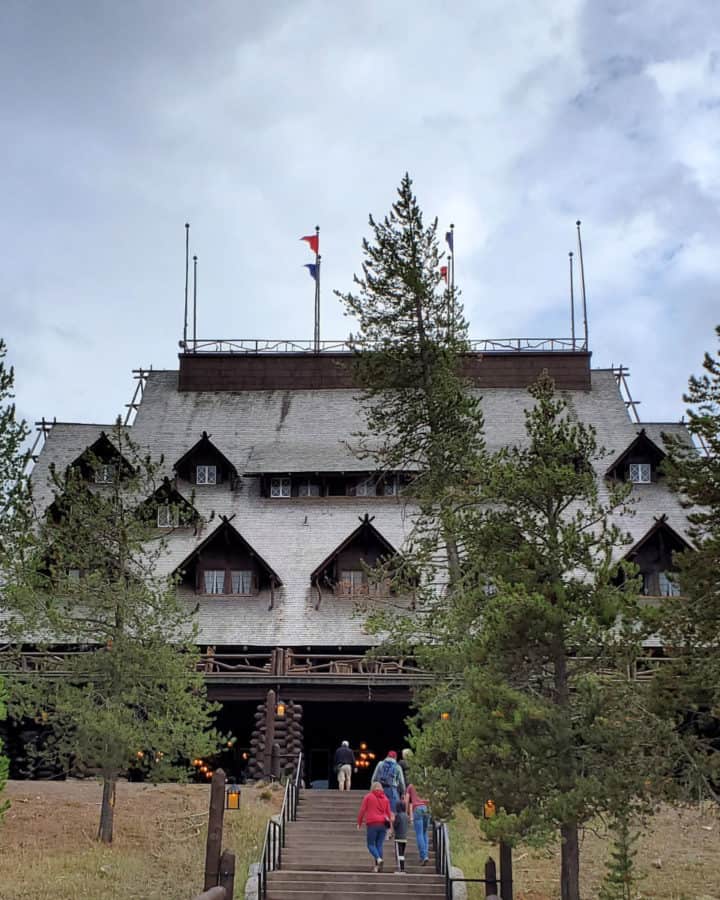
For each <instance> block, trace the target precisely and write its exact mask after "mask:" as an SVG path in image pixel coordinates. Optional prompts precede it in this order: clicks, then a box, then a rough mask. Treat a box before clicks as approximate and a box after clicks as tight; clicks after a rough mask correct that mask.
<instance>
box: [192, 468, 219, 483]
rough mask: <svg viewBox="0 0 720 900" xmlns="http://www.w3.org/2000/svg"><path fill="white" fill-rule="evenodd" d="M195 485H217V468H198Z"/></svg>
mask: <svg viewBox="0 0 720 900" xmlns="http://www.w3.org/2000/svg"><path fill="white" fill-rule="evenodd" d="M195 484H217V466H197V467H196V469H195Z"/></svg>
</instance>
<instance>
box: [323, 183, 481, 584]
mask: <svg viewBox="0 0 720 900" xmlns="http://www.w3.org/2000/svg"><path fill="white" fill-rule="evenodd" d="M370 228H371V230H372V232H373V239H372V240H368V239H364V240H363V254H364V261H363V266H362V275H361V276H355V284H356V285H357V287H358V291H357V293H352V292H350V293H346V294H341V293H339V292H338V296H340V298H341V299H342V300H343V302H344V304H345V307H346V310H347V313H348V314H350V315H352V316H354V317H355V318H356V319H357V322H358V326H359V329H358V332H357V334H356V335H353V336H351V342H352V345H353V346H354V349H355V350H356V354H357V355H356V375H357V378H358V381H359V383H360V385H361V386H362V388H363V389H364V393H363V401H364V408H365V413H366V418H367V428H366V430H365V431H364V432H363V433H362V434H359V435H358V436H357V437H358V447H357V448H356V449H357V451H358V455H359V456H361V457H364V458H370V459H372V460H373V462H374V464H375V466H376V467H377V468H378V469H379V470H380V471H394V472H398V471H400V472H404V473H412V482H411V484H410V485H409V486H407V488H406V490H405V494H406V496H407V497H412V499H413V501H414V502H415V503H416V504H417V505H418V507H419V509H420V512H421V517H420V519H419V520H418V522H417V524H416V529H415V535H414V539H415V541H416V542H417V545H418V547H417V549H418V552H419V547H420V544H422V545H423V547H424V552H425V554H426V556H432V555H433V550H432V549H431V548H432V546H433V545H434V544H436V543H438V542H439V544H440V545H442V546H443V547H444V552H445V555H446V561H445V563H444V564H443V563H441V562H440V561H438V560H436V563H437V564H438V566H439V567H440V568H446V569H447V572H446V577H448V578H449V579H450V580H452V579H453V578H457V577H458V576H459V549H458V547H457V542H456V540H455V538H454V536H453V529H452V522H451V519H452V516H453V509H454V506H455V505H456V502H457V493H458V491H460V490H461V489H462V486H463V485H464V484H465V483H466V482H467V481H468V479H469V478H470V473H472V472H475V471H476V469H477V466H478V464H479V460H480V459H481V458H482V454H483V450H484V445H483V439H482V432H483V422H482V414H481V411H480V403H479V398H478V397H477V396H475V395H474V394H473V393H472V392H471V391H470V390H469V389H468V384H467V382H466V380H465V379H464V378H463V377H462V373H461V365H462V354H463V352H464V351H466V350H467V349H468V344H467V323H466V322H465V320H464V318H463V314H462V306H461V304H460V301H459V295H458V292H457V291H456V290H455V289H454V288H452V287H449V288H445V287H444V284H443V281H442V276H441V273H440V261H441V260H440V249H439V246H438V238H437V220H434V221H433V222H432V223H431V224H430V225H429V226H428V227H426V226H425V225H424V223H423V216H422V212H421V210H420V207H419V205H418V202H417V199H416V197H415V195H414V194H413V188H412V181H411V179H410V176H409V175H407V174H406V175H405V176H404V178H403V179H402V181H401V184H400V187H399V188H398V199H397V200H396V202H395V203H394V204H393V206H392V209H391V210H390V212H389V214H388V215H387V216H386V217H385V218H384V219H383V220H382V221H381V222H380V221H376V220H375V219H374V218H373V217H372V216H370ZM431 523H433V524H432V525H431ZM435 523H437V524H439V527H440V534H439V535H437V534H436V533H435Z"/></svg>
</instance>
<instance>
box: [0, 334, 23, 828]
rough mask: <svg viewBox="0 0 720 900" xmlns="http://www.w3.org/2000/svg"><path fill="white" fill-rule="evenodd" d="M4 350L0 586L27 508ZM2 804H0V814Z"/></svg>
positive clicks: (0, 709)
mask: <svg viewBox="0 0 720 900" xmlns="http://www.w3.org/2000/svg"><path fill="white" fill-rule="evenodd" d="M6 356H7V348H6V346H5V342H4V341H3V340H2V338H0V584H1V583H2V572H3V571H4V570H5V567H6V566H5V563H6V561H7V560H8V558H9V557H10V555H11V554H12V548H13V546H14V545H15V538H16V537H17V536H18V535H19V534H21V533H22V532H23V531H24V526H25V525H26V520H25V519H23V518H22V517H23V515H24V513H25V511H26V509H27V500H28V480H27V478H26V477H25V466H26V463H27V461H28V451H27V448H26V447H25V442H26V440H27V437H28V433H29V432H28V428H27V426H26V424H25V422H24V421H22V420H20V421H18V418H17V415H16V410H15V403H14V402H13V401H14V393H13V389H14V386H15V370H14V369H13V368H12V366H11V367H10V368H8V367H7V366H6V365H5V358H6ZM5 713H6V707H5V690H4V685H3V683H2V679H0V722H3V721H4V719H5ZM2 749H3V745H2V740H0V793H1V792H2V790H3V788H4V787H5V783H6V781H7V774H8V765H9V764H8V760H7V757H5V756H3V754H2ZM3 809H4V805H3V803H2V801H0V815H1V814H2V812H3Z"/></svg>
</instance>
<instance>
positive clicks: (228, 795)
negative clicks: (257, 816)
mask: <svg viewBox="0 0 720 900" xmlns="http://www.w3.org/2000/svg"><path fill="white" fill-rule="evenodd" d="M225 809H240V788H239V786H238V785H237V784H229V785H228V786H227V787H226V788H225Z"/></svg>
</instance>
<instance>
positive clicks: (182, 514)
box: [138, 478, 200, 530]
mask: <svg viewBox="0 0 720 900" xmlns="http://www.w3.org/2000/svg"><path fill="white" fill-rule="evenodd" d="M138 513H139V514H140V516H141V517H142V518H143V520H144V521H146V522H147V523H148V525H155V526H157V528H161V529H163V530H165V529H171V528H192V527H193V526H195V525H196V524H197V522H198V520H199V519H200V515H199V513H198V511H197V510H196V509H195V507H194V506H193V505H192V503H190V502H189V501H188V500H186V499H185V497H183V495H182V494H181V493H180V492H179V491H178V489H177V487H176V486H175V484H174V482H172V481H170V479H169V478H164V479H163V483H162V484H161V485H160V487H159V488H158V489H157V490H156V491H154V492H153V494H152V495H151V496H150V497H148V498H147V500H145V502H144V503H141V504H140V506H139V507H138Z"/></svg>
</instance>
